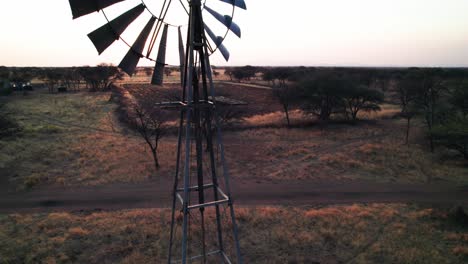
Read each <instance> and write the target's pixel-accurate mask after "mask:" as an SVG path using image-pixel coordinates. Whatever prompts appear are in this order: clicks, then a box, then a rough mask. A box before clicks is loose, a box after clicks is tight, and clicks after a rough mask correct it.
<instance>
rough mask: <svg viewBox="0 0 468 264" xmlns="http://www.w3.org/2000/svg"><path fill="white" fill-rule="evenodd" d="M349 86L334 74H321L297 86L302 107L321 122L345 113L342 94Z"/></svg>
mask: <svg viewBox="0 0 468 264" xmlns="http://www.w3.org/2000/svg"><path fill="white" fill-rule="evenodd" d="M347 85H348V84H347V83H346V82H345V81H344V80H343V79H342V78H341V77H339V76H337V75H334V74H320V75H317V76H315V77H314V78H307V79H305V80H302V81H300V82H298V83H297V84H296V89H297V91H298V96H299V97H300V98H301V102H300V107H301V108H302V109H303V110H304V111H305V112H308V113H311V114H313V115H315V116H317V117H318V118H319V119H320V120H322V121H328V120H330V117H331V115H332V114H334V113H342V112H343V109H344V103H343V98H342V94H343V90H344V89H346V87H347Z"/></svg>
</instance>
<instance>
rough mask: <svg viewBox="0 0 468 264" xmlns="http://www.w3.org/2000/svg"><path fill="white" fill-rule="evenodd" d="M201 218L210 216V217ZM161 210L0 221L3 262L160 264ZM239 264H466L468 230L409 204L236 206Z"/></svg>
mask: <svg viewBox="0 0 468 264" xmlns="http://www.w3.org/2000/svg"><path fill="white" fill-rule="evenodd" d="M209 214H212V212H211V213H210V212H209ZM169 215H170V214H169V211H167V210H157V209H151V210H129V211H119V212H94V213H93V212H90V213H51V214H38V215H4V216H0V256H1V257H2V260H3V261H5V262H6V263H38V262H49V263H65V262H78V263H147V262H152V263H164V259H165V258H166V253H167V247H168V235H169V225H168V224H169ZM237 219H238V222H239V226H240V235H241V246H242V251H243V255H244V258H245V261H246V263H314V262H320V263H466V262H465V261H466V260H467V257H468V255H467V254H466V253H467V251H466V248H467V247H468V239H467V237H468V230H467V229H466V227H465V228H463V227H460V226H455V225H453V224H452V223H451V222H450V221H449V218H448V216H447V212H446V211H445V210H442V209H431V208H429V209H428V208H421V207H418V206H414V205H379V204H371V205H350V206H329V207H313V208H312V207H305V208H290V207H258V208H239V209H238V210H237Z"/></svg>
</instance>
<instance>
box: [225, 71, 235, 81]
mask: <svg viewBox="0 0 468 264" xmlns="http://www.w3.org/2000/svg"><path fill="white" fill-rule="evenodd" d="M224 75H226V76H229V79H230V80H231V82H232V80H233V77H234V73H233V70H232V68H226V69H224Z"/></svg>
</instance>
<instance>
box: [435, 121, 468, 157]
mask: <svg viewBox="0 0 468 264" xmlns="http://www.w3.org/2000/svg"><path fill="white" fill-rule="evenodd" d="M431 137H432V138H433V140H434V142H435V143H437V144H440V145H443V146H445V147H447V148H449V149H453V150H456V151H458V152H459V153H460V154H462V155H463V157H464V158H465V159H466V160H468V119H466V118H464V117H461V116H457V117H454V118H452V119H451V120H449V121H448V122H444V123H443V124H440V125H436V126H435V127H434V128H433V129H432V131H431Z"/></svg>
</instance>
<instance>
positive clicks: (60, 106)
mask: <svg viewBox="0 0 468 264" xmlns="http://www.w3.org/2000/svg"><path fill="white" fill-rule="evenodd" d="M108 98H109V95H108V94H102V93H96V94H83V93H80V94H54V95H51V94H41V93H34V94H31V95H29V96H27V97H11V98H8V101H7V104H6V107H7V109H8V112H9V114H10V115H11V116H12V118H14V119H15V120H17V121H18V123H19V124H20V125H21V127H22V128H23V131H22V133H21V134H19V135H18V136H17V137H14V138H7V139H4V140H1V141H0V150H1V151H0V172H1V173H2V174H4V175H9V176H10V177H9V178H10V181H11V182H13V183H14V184H15V185H16V186H19V187H20V188H22V187H33V186H34V185H37V184H40V183H44V182H49V183H55V182H61V181H63V179H64V177H65V176H66V175H67V174H70V173H72V174H73V172H72V171H71V170H70V168H71V167H72V166H73V163H74V162H75V159H76V154H77V153H75V152H74V151H73V150H72V146H73V144H75V143H76V142H78V141H79V139H80V138H81V137H82V135H84V134H86V133H89V131H95V130H96V129H98V128H97V126H96V123H98V122H99V120H100V119H102V118H103V116H104V115H106V113H108V112H110V111H111V110H112V109H113V108H114V105H112V104H110V103H108Z"/></svg>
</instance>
